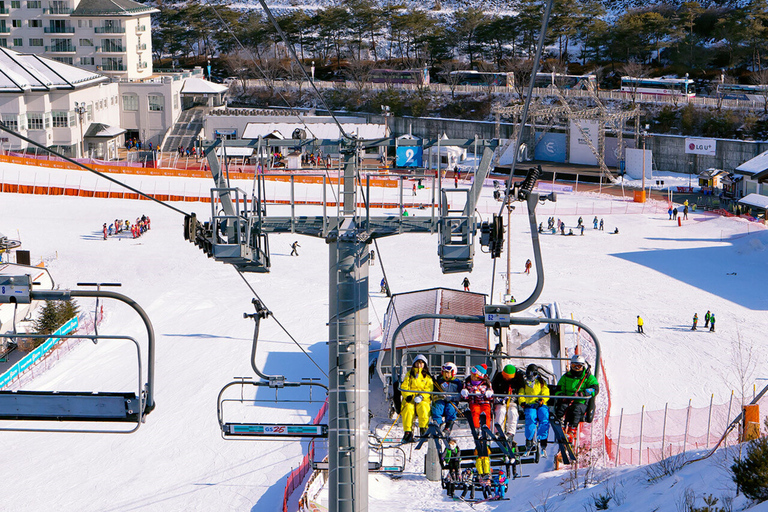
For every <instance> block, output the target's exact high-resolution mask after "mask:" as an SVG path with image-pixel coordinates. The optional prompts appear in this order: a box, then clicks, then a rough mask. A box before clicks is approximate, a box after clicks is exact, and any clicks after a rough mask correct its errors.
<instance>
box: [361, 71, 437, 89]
mask: <svg viewBox="0 0 768 512" xmlns="http://www.w3.org/2000/svg"><path fill="white" fill-rule="evenodd" d="M369 81H370V82H373V83H376V84H414V85H429V70H428V69H427V68H426V67H425V68H423V69H374V70H371V74H370V78H369Z"/></svg>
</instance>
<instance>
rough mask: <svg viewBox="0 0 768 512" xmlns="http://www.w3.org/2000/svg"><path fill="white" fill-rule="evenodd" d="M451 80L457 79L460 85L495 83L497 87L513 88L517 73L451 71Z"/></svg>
mask: <svg viewBox="0 0 768 512" xmlns="http://www.w3.org/2000/svg"><path fill="white" fill-rule="evenodd" d="M450 75H451V80H452V81H453V80H455V81H456V82H455V83H457V84H458V85H482V86H488V85H493V86H496V87H507V88H509V89H511V88H512V87H513V86H514V85H515V75H514V74H513V73H505V72H500V73H496V72H491V71H472V70H462V71H451V73H450Z"/></svg>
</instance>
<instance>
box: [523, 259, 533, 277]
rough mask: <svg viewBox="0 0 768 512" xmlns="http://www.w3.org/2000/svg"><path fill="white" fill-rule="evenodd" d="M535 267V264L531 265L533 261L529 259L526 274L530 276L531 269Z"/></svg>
mask: <svg viewBox="0 0 768 512" xmlns="http://www.w3.org/2000/svg"><path fill="white" fill-rule="evenodd" d="M532 266H533V263H531V260H530V259H528V260H526V262H525V273H526V274H530V273H531V267H532Z"/></svg>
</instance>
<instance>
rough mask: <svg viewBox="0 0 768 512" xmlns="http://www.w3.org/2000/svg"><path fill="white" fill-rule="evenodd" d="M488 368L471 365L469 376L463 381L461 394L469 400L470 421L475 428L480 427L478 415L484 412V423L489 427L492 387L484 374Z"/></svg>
mask: <svg viewBox="0 0 768 512" xmlns="http://www.w3.org/2000/svg"><path fill="white" fill-rule="evenodd" d="M487 373H488V370H486V369H485V368H483V367H482V366H481V365H477V366H473V367H472V369H471V370H470V371H469V377H467V379H466V380H465V381H464V389H462V390H461V396H462V397H463V398H465V399H467V401H468V402H469V410H470V411H471V412H472V423H473V424H474V425H475V428H477V429H479V428H480V415H481V414H483V413H484V414H485V424H486V425H487V426H488V428H491V399H492V398H493V389H492V387H491V381H489V380H488V376H487V375H486V374H487ZM470 395H471V396H470Z"/></svg>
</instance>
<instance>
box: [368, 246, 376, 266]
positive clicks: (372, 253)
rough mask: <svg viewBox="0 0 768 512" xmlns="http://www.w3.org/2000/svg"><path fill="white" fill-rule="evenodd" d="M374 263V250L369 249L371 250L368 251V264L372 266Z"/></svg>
mask: <svg viewBox="0 0 768 512" xmlns="http://www.w3.org/2000/svg"><path fill="white" fill-rule="evenodd" d="M375 264H376V251H374V250H373V249H371V252H370V253H368V265H370V266H374V265H375Z"/></svg>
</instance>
